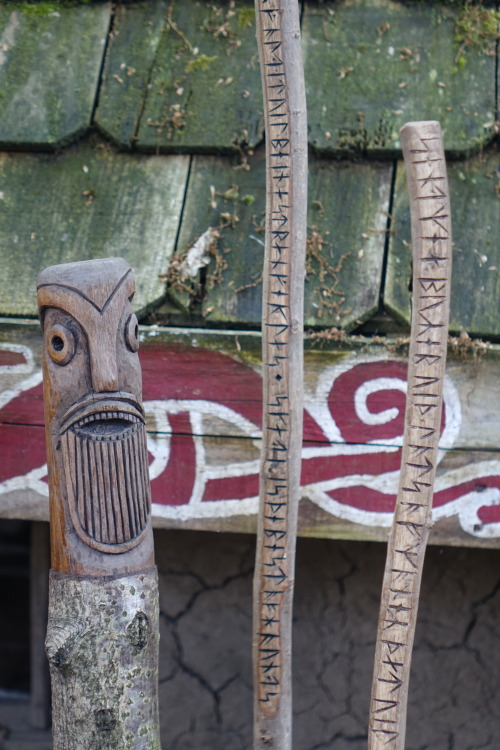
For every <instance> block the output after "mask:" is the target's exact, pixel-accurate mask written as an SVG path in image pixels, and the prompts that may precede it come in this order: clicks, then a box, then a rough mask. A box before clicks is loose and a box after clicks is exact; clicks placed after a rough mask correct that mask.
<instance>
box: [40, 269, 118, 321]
mask: <svg viewBox="0 0 500 750" xmlns="http://www.w3.org/2000/svg"><path fill="white" fill-rule="evenodd" d="M131 273H132V269H131V268H129V269H127V271H126V272H125V273H124V274H123V276H122V277H121V279H120V280H119V281H118V283H117V285H116V286H115V288H114V289H113V291H112V292H111V294H110V295H109V297H108V299H107V300H106V302H105V303H104V305H103V306H102V307H99V305H97V304H96V303H95V302H94V301H93V300H91V299H90V297H88V296H87V295H86V294H85V293H84V292H82V290H81V289H78V288H77V287H74V286H71V285H70V284H58V283H57V282H54V281H52V282H51V281H48V282H46V283H44V284H40V285H39V287H38V289H43V288H45V287H51V286H52V287H54V286H57V287H59V288H60V289H67V290H68V291H70V292H74V293H75V294H78V295H79V296H80V297H83V299H84V300H86V301H87V302H88V303H89V305H92V307H94V308H95V309H96V310H97V312H99V313H101V314H102V313H103V312H104V310H105V309H106V307H107V306H108V305H109V303H110V302H111V300H112V299H113V297H114V296H115V294H116V293H117V291H118V289H119V288H120V287H121V286H122V284H123V282H124V281H125V279H126V278H127V276H129V275H130V274H131ZM132 296H133V295H132ZM129 299H130V297H129Z"/></svg>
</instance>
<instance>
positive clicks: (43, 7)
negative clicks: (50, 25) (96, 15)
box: [16, 0, 90, 18]
mask: <svg viewBox="0 0 500 750" xmlns="http://www.w3.org/2000/svg"><path fill="white" fill-rule="evenodd" d="M89 2H90V0H39V2H23V3H16V6H17V8H18V9H19V10H20V11H21V13H23V14H24V15H25V16H28V17H29V18H43V17H44V16H49V15H50V14H51V13H56V12H57V11H59V10H61V8H70V7H72V6H75V5H88V4H89Z"/></svg>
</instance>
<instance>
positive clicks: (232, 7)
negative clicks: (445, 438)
mask: <svg viewBox="0 0 500 750" xmlns="http://www.w3.org/2000/svg"><path fill="white" fill-rule="evenodd" d="M253 13H254V11H253V4H252V3H251V2H249V1H248V0H237V1H232V2H221V3H214V2H211V3H206V2H196V1H195V0H189V2H178V1H177V0H175V1H174V2H167V1H166V0H143V1H142V2H134V3H129V2H123V3H121V4H118V5H117V7H116V8H115V9H113V6H112V4H111V3H109V2H96V3H85V4H81V3H77V2H38V3H36V2H34V3H28V2H8V3H5V4H4V5H2V6H1V7H0V91H1V94H0V97H1V98H0V102H1V108H2V117H1V118H0V150H1V152H2V155H1V156H0V161H1V175H2V177H1V183H2V184H1V186H0V187H1V190H0V195H1V198H0V214H1V217H2V221H1V225H0V243H1V244H0V248H1V253H2V260H3V267H4V269H5V272H4V273H3V274H2V278H1V279H0V314H1V315H8V316H11V315H14V316H33V315H35V312H36V311H35V302H34V297H33V293H32V288H33V287H32V284H33V280H34V278H35V276H36V273H37V272H38V270H39V269H41V268H42V267H44V266H46V265H47V264H50V263H53V262H64V261H65V260H67V261H71V260H74V259H76V258H77V257H98V256H102V255H103V254H107V255H116V254H122V255H124V256H125V257H126V258H127V259H128V260H130V262H131V263H132V265H134V267H135V268H136V269H137V272H138V277H139V294H138V297H137V301H136V306H137V309H138V310H139V311H140V312H142V313H143V314H144V313H145V312H146V311H147V312H149V313H152V312H156V317H155V319H156V320H159V321H160V322H168V323H176V322H182V323H183V324H188V325H189V324H193V325H200V324H201V325H223V326H245V327H246V326H250V327H258V326H259V321H260V296H261V292H260V273H261V268H260V266H261V256H262V239H263V236H262V216H263V210H264V205H265V195H264V179H263V170H264V154H263V119H262V102H261V91H260V79H259V70H258V60H257V51H256V45H255V32H254V19H253ZM461 13H463V11H462V10H461V9H460V8H459V7H458V8H457V7H453V6H452V7H447V6H441V5H435V4H431V5H429V4H424V3H407V4H403V3H398V2H390V1H389V0H347V1H346V2H341V3H336V2H314V1H313V0H310V1H309V2H305V3H304V5H303V49H304V59H305V72H306V84H307V97H308V119H309V134H310V135H309V142H310V147H311V163H310V189H309V195H310V198H309V226H310V231H309V262H308V279H307V282H306V315H305V320H306V325H307V326H308V327H331V326H335V327H341V328H344V329H345V330H346V331H353V330H356V329H359V327H360V326H361V325H362V324H364V323H366V321H369V320H370V319H371V318H372V317H373V316H374V315H376V314H377V313H380V311H381V310H384V311H385V312H386V313H388V314H389V315H390V316H391V318H392V319H393V320H394V323H391V322H390V320H391V318H390V319H389V322H387V321H386V322H385V324H384V325H385V327H386V328H388V329H389V330H390V329H391V328H392V329H393V330H397V328H398V323H400V322H403V323H404V324H407V323H408V316H409V295H408V281H409V275H410V271H409V263H408V258H409V248H408V243H409V240H410V237H409V219H408V209H407V199H406V192H405V176H404V170H403V169H402V165H401V162H400V161H399V158H400V150H399V140H398V138H399V136H398V130H399V127H400V126H401V125H402V123H403V122H405V121H407V120H409V119H425V118H434V119H440V121H441V123H442V127H443V131H444V139H445V144H446V147H447V151H448V154H449V157H450V159H452V160H453V163H452V164H451V166H450V179H451V190H452V206H453V209H454V217H453V219H454V227H455V232H454V234H455V238H456V240H455V241H456V245H457V255H456V261H455V271H454V283H455V285H456V287H455V288H457V289H459V290H460V293H459V294H457V295H456V297H455V299H454V300H453V302H452V328H453V330H455V331H460V330H462V329H465V330H467V331H469V332H470V333H473V334H478V335H481V336H484V337H496V336H498V335H499V333H500V315H499V314H498V313H497V311H496V309H494V308H495V306H494V305H491V299H492V295H494V294H495V290H496V286H497V283H498V282H497V278H498V274H497V273H495V271H496V268H497V263H498V259H497V254H498V252H499V251H498V250H497V248H496V243H495V242H494V239H493V238H494V237H495V235H496V232H495V227H496V224H495V216H496V215H497V214H498V211H496V206H497V202H498V200H499V197H498V179H499V178H498V174H499V173H498V158H497V150H496V144H495V138H496V135H495V133H496V129H497V128H496V108H497V102H496V93H495V92H496V81H495V76H496V72H495V71H496V68H495V65H496V62H495V55H494V46H493V42H492V41H488V40H485V41H483V43H482V48H481V49H476V48H475V47H474V45H472V44H470V45H468V46H466V48H464V49H462V47H464V45H463V44H461V42H460V39H461V37H460V36H459V35H458V36H457V34H458V32H459V31H460V28H461V27H460V25H459V21H460V17H461V16H460V14H461ZM125 186H126V189H125ZM389 214H391V216H390V217H389ZM20 216H23V221H22V222H21V224H20V222H19V217H20ZM207 232H208V234H207ZM200 237H202V238H203V237H204V238H205V239H204V240H203V239H202V245H203V242H205V245H206V247H207V250H208V256H207V259H208V258H209V259H210V262H209V263H208V264H207V265H204V263H202V262H200V263H199V265H200V271H199V273H198V274H195V277H194V278H193V277H185V278H183V275H182V274H183V268H184V267H183V266H182V261H183V259H184V257H185V255H186V253H187V252H188V251H189V249H190V248H192V247H193V244H194V243H195V242H196V240H197V239H198V238H200ZM208 240H210V242H209V241H208ZM202 249H203V248H202ZM200 252H201V251H200ZM200 257H203V252H202V253H201V256H200ZM172 261H174V263H173V265H172ZM179 266H181V268H180V271H179ZM27 268H29V269H30V271H31V274H27V273H26V269H27Z"/></svg>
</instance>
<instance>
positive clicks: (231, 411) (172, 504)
mask: <svg viewBox="0 0 500 750" xmlns="http://www.w3.org/2000/svg"><path fill="white" fill-rule="evenodd" d="M0 334H1V339H0V342H3V343H2V344H1V346H2V347H7V348H6V349H5V348H3V349H2V348H0V355H1V354H3V353H4V352H7V353H8V352H9V351H10V348H11V347H12V345H17V346H18V347H24V349H22V351H26V352H27V353H29V355H30V357H33V359H34V361H33V362H31V364H30V363H29V362H28V363H26V364H25V365H24V366H23V365H19V364H18V365H17V367H24V369H23V370H22V371H19V370H17V371H16V370H14V369H9V367H12V366H3V367H1V368H0V406H1V409H0V451H1V454H2V462H1V464H0V514H1V515H2V516H3V517H10V518H33V519H40V520H42V519H45V520H46V519H47V518H48V501H47V495H48V491H47V484H46V478H45V477H46V468H45V453H44V451H45V448H44V437H43V417H42V390H41V377H40V364H39V362H40V348H41V339H40V335H39V332H38V330H37V327H36V326H35V325H34V324H31V325H26V324H21V323H18V324H15V323H12V322H11V323H7V321H3V323H2V326H1V327H0ZM260 347H261V341H260V337H259V336H258V335H256V334H254V333H251V332H245V331H239V332H232V333H228V332H224V331H217V330H212V331H201V330H191V331H189V330H182V329H162V328H158V327H153V328H149V329H143V339H142V343H141V349H140V356H141V364H142V371H143V383H144V391H143V398H144V402H145V407H146V415H147V426H148V442H149V450H150V460H152V464H151V468H150V471H151V478H152V496H153V522H154V524H155V525H156V526H165V527H170V528H192V529H207V530H208V529H211V530H214V531H215V530H216V531H245V532H252V533H253V532H254V531H255V513H256V510H257V494H258V466H259V448H260V418H261V409H262V406H261V382H260V377H259V372H260V362H261V355H260ZM311 347H312V348H311ZM17 356H19V351H18V352H17ZM499 357H500V354H499V350H498V347H497V346H491V347H490V348H489V349H481V348H480V347H478V346H477V345H472V344H470V343H469V344H468V343H467V342H466V341H464V340H460V341H458V340H454V341H453V342H452V345H450V353H449V357H448V365H447V378H446V380H445V404H446V412H445V414H446V419H445V422H446V424H447V425H448V426H447V427H446V432H443V435H442V438H441V450H440V453H439V463H438V467H437V472H436V477H437V479H436V494H435V504H434V511H433V520H434V521H435V524H434V526H433V528H432V530H431V533H430V543H431V544H433V543H434V544H448V545H449V544H451V545H465V546H481V547H498V546H499V545H500V526H499V524H500V516H499V495H498V491H499V488H500V452H499V450H498V434H499V430H500V406H499V404H500V399H499V397H498V364H499ZM6 358H7V357H6ZM406 358H407V345H405V344H404V342H403V343H402V342H401V341H400V342H398V341H395V340H391V339H388V340H387V341H385V342H384V341H380V340H379V342H378V343H377V342H376V341H372V342H370V340H368V339H359V338H358V339H356V338H350V339H347V340H346V341H345V342H344V343H342V342H335V341H331V342H326V343H324V344H323V345H319V344H318V343H317V342H311V340H310V339H306V352H305V410H304V447H303V454H302V463H303V475H302V490H301V496H302V500H301V504H300V511H299V534H301V535H305V536H319V537H331V538H347V539H378V540H381V539H386V538H387V533H388V528H389V526H390V523H391V511H392V509H393V508H394V503H395V497H396V491H397V477H398V474H399V466H400V463H401V453H400V448H398V447H394V445H393V441H395V440H396V441H399V444H400V442H401V437H402V433H403V411H404V388H405V385H404V380H405V377H406ZM9 359H11V357H9ZM159 373H161V377H160V376H159ZM356 394H357V396H356ZM355 396H356V399H355ZM334 404H337V406H334ZM356 404H357V405H356ZM372 441H375V445H374V444H373V442H372Z"/></svg>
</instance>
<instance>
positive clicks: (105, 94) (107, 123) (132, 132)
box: [94, 0, 169, 148]
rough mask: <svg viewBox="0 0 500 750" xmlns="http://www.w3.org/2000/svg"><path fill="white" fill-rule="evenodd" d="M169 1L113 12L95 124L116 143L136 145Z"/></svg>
mask: <svg viewBox="0 0 500 750" xmlns="http://www.w3.org/2000/svg"><path fill="white" fill-rule="evenodd" d="M168 7H169V3H168V2H167V0H160V1H159V2H134V3H119V4H118V5H117V6H116V8H115V10H114V18H113V32H112V34H111V35H110V38H109V42H108V49H107V52H106V60H105V65H104V69H103V74H102V81H101V85H100V88H99V103H98V107H97V110H96V113H95V117H94V122H95V124H96V125H97V127H98V128H99V129H100V130H101V131H102V132H103V133H104V134H105V135H106V136H108V137H109V138H111V139H112V140H113V141H114V142H115V143H117V144H119V145H120V146H122V147H125V148H130V147H131V146H132V145H133V144H134V143H135V136H136V134H137V128H138V126H139V122H140V118H141V113H142V108H143V105H144V101H145V99H146V96H147V94H148V84H149V79H150V75H151V70H152V67H153V64H154V61H155V57H156V52H157V48H158V44H159V40H160V38H161V36H162V33H164V31H165V13H166V12H167V9H168Z"/></svg>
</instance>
